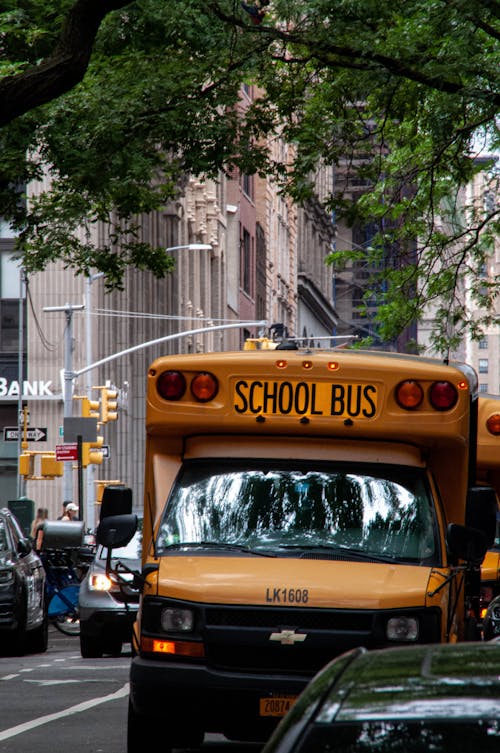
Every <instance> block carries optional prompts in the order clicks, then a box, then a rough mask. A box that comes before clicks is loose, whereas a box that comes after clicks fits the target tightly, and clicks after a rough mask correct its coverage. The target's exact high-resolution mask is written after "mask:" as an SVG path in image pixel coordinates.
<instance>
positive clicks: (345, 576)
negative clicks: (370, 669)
mask: <svg viewBox="0 0 500 753" xmlns="http://www.w3.org/2000/svg"><path fill="white" fill-rule="evenodd" d="M430 573H431V569H430V568H428V567H416V566H410V565H398V564H392V563H391V564H385V563H375V562H351V561H342V562H339V561H332V560H316V559H315V560H308V559H295V558H282V557H277V558H274V557H273V558H271V557H234V556H231V557H218V556H213V555H211V556H199V555H198V556H195V557H192V556H168V557H162V558H161V560H160V571H159V574H158V575H159V577H158V594H159V595H161V596H168V597H170V598H175V599H182V600H186V601H192V602H199V603H204V604H253V605H257V604H258V605H268V606H280V605H281V606H285V605H286V606H304V605H307V606H308V607H333V608H338V609H360V608H361V609H391V608H405V607H419V606H423V605H424V604H425V602H426V593H427V589H428V585H429V577H430Z"/></svg>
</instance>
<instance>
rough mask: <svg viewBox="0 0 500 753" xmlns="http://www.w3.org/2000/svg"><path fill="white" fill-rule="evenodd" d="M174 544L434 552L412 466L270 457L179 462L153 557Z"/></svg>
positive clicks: (428, 510)
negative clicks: (156, 552)
mask: <svg viewBox="0 0 500 753" xmlns="http://www.w3.org/2000/svg"><path fill="white" fill-rule="evenodd" d="M183 544H185V545H189V544H191V545H195V544H198V545H199V546H202V545H203V544H207V545H212V546H214V545H216V544H226V545H229V544H230V545H236V546H241V547H246V548H247V549H248V548H251V549H252V550H257V551H258V550H273V551H275V552H277V553H278V554H285V555H288V556H290V554H291V553H292V552H294V553H295V554H296V553H297V552H299V556H307V551H308V550H311V549H314V550H316V551H315V555H319V556H323V554H325V556H328V553H330V554H333V553H335V555H336V556H342V555H344V554H346V553H348V555H349V556H351V555H352V554H353V553H354V554H357V556H359V557H362V556H367V555H371V556H373V557H374V558H375V559H376V558H378V557H380V558H384V559H400V560H403V561H411V562H415V563H420V562H424V561H425V562H426V563H431V564H433V563H434V561H437V560H436V557H437V552H438V546H437V543H436V523H435V517H434V513H433V505H432V500H431V496H430V491H429V487H428V484H427V480H426V477H425V474H424V473H423V471H422V470H421V469H419V468H406V467H400V466H385V465H384V466H369V467H368V466H366V465H363V466H362V467H361V466H359V465H356V464H332V463H328V464H327V463H311V462H308V463H307V464H306V463H304V462H300V463H299V462H293V463H292V462H291V461H272V462H271V461H269V460H265V461H264V460H262V461H240V462H236V463H235V462H232V461H231V462H229V461H220V460H213V461H210V462H207V461H204V462H195V461H193V462H190V463H186V464H185V466H184V467H183V469H182V470H181V472H180V474H179V476H178V478H177V480H176V483H175V485H174V487H173V489H172V492H171V495H170V498H169V500H168V504H167V506H166V509H165V512H164V515H163V519H162V521H161V525H160V529H159V535H158V541H157V545H158V552H159V553H160V554H162V553H163V554H164V553H165V552H167V551H169V549H170V551H172V550H173V549H175V548H177V549H179V548H180V547H181V546H182V545H183ZM295 550H297V551H295ZM300 550H302V551H301V552H300ZM323 550H324V552H323Z"/></svg>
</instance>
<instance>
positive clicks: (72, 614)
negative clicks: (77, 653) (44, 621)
mask: <svg viewBox="0 0 500 753" xmlns="http://www.w3.org/2000/svg"><path fill="white" fill-rule="evenodd" d="M79 590H80V586H79V585H75V586H65V587H64V588H61V590H60V591H58V592H57V593H55V594H54V596H53V597H52V598H51V600H50V602H49V619H50V621H51V622H52V624H53V625H54V627H56V628H57V629H58V630H59V631H60V632H61V633H64V634H65V635H80V613H79V610H78V591H79Z"/></svg>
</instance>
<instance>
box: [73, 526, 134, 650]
mask: <svg viewBox="0 0 500 753" xmlns="http://www.w3.org/2000/svg"><path fill="white" fill-rule="evenodd" d="M141 546H142V531H141V530H138V531H137V532H136V534H135V535H134V538H133V539H132V541H131V542H130V543H129V544H127V546H125V547H122V548H120V549H113V550H112V557H111V566H112V568H113V570H115V569H117V563H121V565H119V566H118V569H119V571H120V575H119V577H118V576H114V575H113V574H112V573H110V574H109V575H106V558H107V554H108V550H107V548H106V547H102V546H99V547H98V548H97V551H96V555H95V558H94V561H93V562H92V564H91V566H90V568H89V571H88V573H87V574H86V576H85V578H84V579H83V581H82V583H81V585H80V592H79V597H78V602H79V609H80V652H81V655H82V656H83V658H85V659H90V658H97V657H101V656H103V654H111V655H113V656H119V655H120V653H121V651H122V647H123V644H124V643H130V641H131V638H132V625H133V624H134V622H135V618H136V614H137V608H138V606H139V595H140V588H139V586H138V585H137V583H136V582H135V580H134V575H133V573H132V572H129V571H135V572H140V569H141Z"/></svg>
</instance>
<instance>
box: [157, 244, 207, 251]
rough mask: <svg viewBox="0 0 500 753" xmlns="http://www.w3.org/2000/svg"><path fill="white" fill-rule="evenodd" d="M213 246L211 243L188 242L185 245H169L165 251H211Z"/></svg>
mask: <svg viewBox="0 0 500 753" xmlns="http://www.w3.org/2000/svg"><path fill="white" fill-rule="evenodd" d="M212 248H213V246H212V244H211V243H187V244H186V245H184V246H169V247H168V248H166V249H165V251H181V250H183V249H186V250H187V251H211V250H212Z"/></svg>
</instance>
